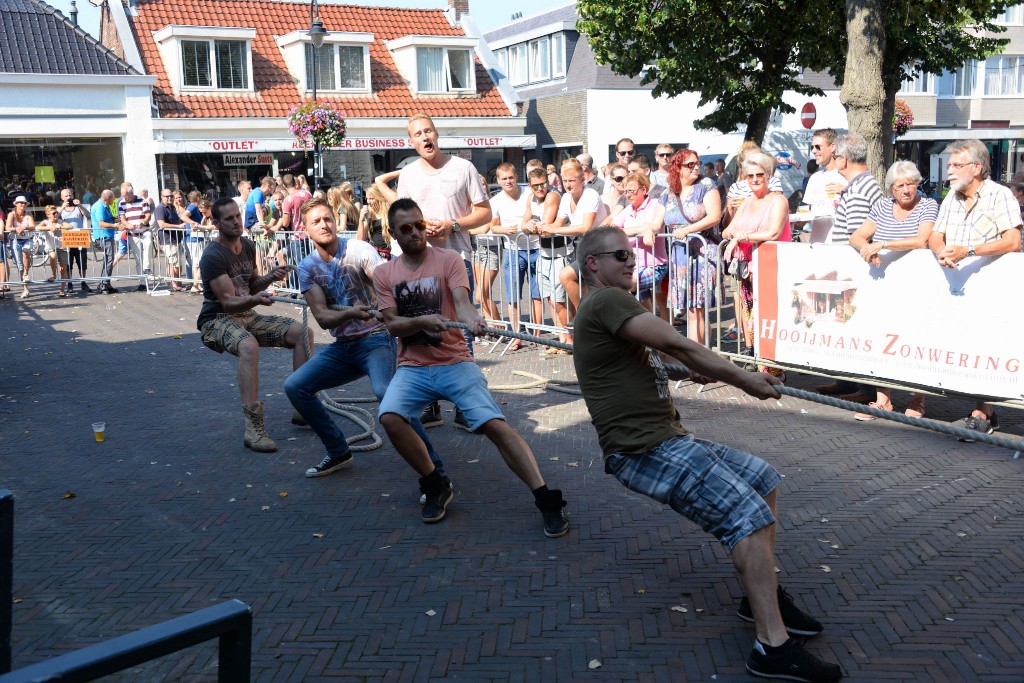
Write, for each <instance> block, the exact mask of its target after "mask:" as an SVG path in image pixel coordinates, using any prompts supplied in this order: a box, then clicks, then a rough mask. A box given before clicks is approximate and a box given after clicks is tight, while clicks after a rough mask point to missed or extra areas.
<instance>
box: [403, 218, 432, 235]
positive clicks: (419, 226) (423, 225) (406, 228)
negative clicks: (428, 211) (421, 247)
mask: <svg viewBox="0 0 1024 683" xmlns="http://www.w3.org/2000/svg"><path fill="white" fill-rule="evenodd" d="M426 229H427V222H426V221H413V222H412V223H406V224H404V225H399V226H398V232H400V233H402V234H403V235H411V234H412V231H413V230H420V231H423V230H426Z"/></svg>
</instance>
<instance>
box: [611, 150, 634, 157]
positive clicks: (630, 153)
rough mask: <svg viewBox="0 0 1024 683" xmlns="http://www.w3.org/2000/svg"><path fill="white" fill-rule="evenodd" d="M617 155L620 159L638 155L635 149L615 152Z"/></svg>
mask: <svg viewBox="0 0 1024 683" xmlns="http://www.w3.org/2000/svg"><path fill="white" fill-rule="evenodd" d="M615 153H616V154H618V155H619V156H620V157H631V156H633V155H634V154H636V150H635V149H624V150H615Z"/></svg>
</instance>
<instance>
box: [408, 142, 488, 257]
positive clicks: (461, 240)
mask: <svg viewBox="0 0 1024 683" xmlns="http://www.w3.org/2000/svg"><path fill="white" fill-rule="evenodd" d="M398 196H399V197H409V198H410V199H412V200H413V201H415V202H416V203H417V204H419V207H420V211H422V212H423V217H424V218H434V219H438V220H449V221H451V220H458V219H459V218H462V217H464V216H468V215H469V214H470V213H471V212H472V211H473V207H474V206H475V205H476V204H482V203H484V202H486V201H487V193H486V192H485V191H484V188H483V185H481V184H480V175H479V174H478V173H477V172H476V168H475V167H474V166H473V164H471V163H470V162H468V161H466V160H465V159H463V158H462V157H448V161H446V162H445V164H444V166H442V167H441V169H440V170H437V171H435V170H434V169H433V168H431V167H430V166H428V165H427V163H426V162H425V161H423V160H422V159H420V160H418V161H415V162H413V163H411V164H409V165H408V166H406V167H405V168H403V169H402V172H401V173H400V174H399V175H398ZM427 241H428V242H429V243H430V244H432V245H433V246H435V247H443V248H445V249H452V250H454V251H457V252H459V254H461V255H462V258H464V259H469V258H471V257H472V255H473V246H472V244H471V242H470V236H469V233H468V232H466V231H465V230H460V231H459V232H453V233H451V234H450V235H449V236H448V237H447V239H444V238H438V237H430V238H428V239H427Z"/></svg>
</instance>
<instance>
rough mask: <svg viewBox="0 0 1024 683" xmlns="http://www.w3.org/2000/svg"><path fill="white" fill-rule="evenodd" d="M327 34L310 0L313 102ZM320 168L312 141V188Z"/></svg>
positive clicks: (316, 185) (317, 146)
mask: <svg viewBox="0 0 1024 683" xmlns="http://www.w3.org/2000/svg"><path fill="white" fill-rule="evenodd" d="M326 36H327V29H325V28H324V22H322V21H320V5H319V4H318V3H317V0H312V2H310V4H309V40H310V42H311V43H313V68H312V70H311V71H312V89H313V102H316V80H317V70H316V60H317V56H318V54H317V53H319V52H320V48H321V47H323V44H324V38H325V37H326ZM321 168H322V160H321V158H320V140H314V141H313V190H314V191H316V190H319V189H320V172H321Z"/></svg>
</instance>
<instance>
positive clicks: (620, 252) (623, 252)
mask: <svg viewBox="0 0 1024 683" xmlns="http://www.w3.org/2000/svg"><path fill="white" fill-rule="evenodd" d="M593 255H594V256H613V257H614V258H615V260H616V261H620V262H622V263H625V262H626V261H628V260H629V257H630V256H632V255H633V251H632V250H631V249H616V250H615V251H599V252H596V253H595V254H593Z"/></svg>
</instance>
